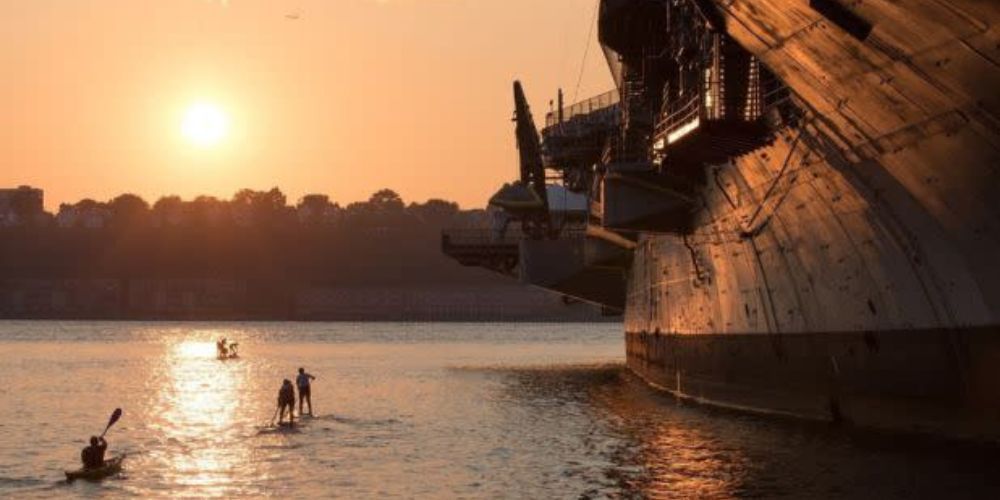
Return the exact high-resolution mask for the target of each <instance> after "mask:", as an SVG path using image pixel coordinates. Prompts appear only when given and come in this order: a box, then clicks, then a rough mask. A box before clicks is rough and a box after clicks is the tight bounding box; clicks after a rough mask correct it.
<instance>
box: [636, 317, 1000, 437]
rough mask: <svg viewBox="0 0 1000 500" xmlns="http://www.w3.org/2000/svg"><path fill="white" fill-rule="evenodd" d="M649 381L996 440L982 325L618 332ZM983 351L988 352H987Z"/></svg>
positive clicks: (798, 414) (988, 346) (747, 406)
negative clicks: (794, 331) (856, 329)
mask: <svg viewBox="0 0 1000 500" xmlns="http://www.w3.org/2000/svg"><path fill="white" fill-rule="evenodd" d="M626 351H627V356H628V366H629V368H630V369H631V370H632V371H633V372H634V373H636V374H637V375H639V376H640V377H642V378H643V379H644V380H646V381H647V382H649V383H650V384H652V385H654V386H656V387H657V388H660V389H663V390H666V391H669V392H671V393H673V394H675V395H677V396H679V397H682V398H686V399H691V400H694V401H697V402H700V403H706V404H711V405H717V406H722V407H726V408H732V409H737V410H741V411H751V412H759V413H765V414H772V415H780V416H789V417H795V418H804V419H810V420H818V421H826V422H831V423H841V424H846V425H852V426H858V427H863V428H870V429H881V430H888V431H894V432H906V433H918V434H927V435H933V436H945V437H951V438H956V439H962V440H971V441H982V442H998V441H1000V433H998V428H997V426H996V421H997V418H998V416H1000V408H998V407H997V404H996V401H995V397H994V396H993V395H992V394H990V393H989V390H990V388H991V387H992V385H993V383H994V381H995V380H996V379H997V376H998V375H1000V373H998V371H1000V368H998V365H997V363H996V354H997V353H998V352H1000V342H997V332H996V331H995V330H991V329H971V330H964V331H954V330H923V331H892V332H889V331H883V332H878V333H872V332H868V333H857V332H847V333H843V332H842V333H817V334H795V335H755V334H754V335H678V334H662V333H661V334H657V333H647V332H632V333H628V334H626ZM988 353H992V354H988Z"/></svg>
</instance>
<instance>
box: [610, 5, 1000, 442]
mask: <svg viewBox="0 0 1000 500" xmlns="http://www.w3.org/2000/svg"><path fill="white" fill-rule="evenodd" d="M714 3H715V4H716V5H717V8H718V15H719V16H720V17H721V18H722V19H723V21H724V24H725V26H726V30H727V32H728V33H729V34H730V35H731V36H732V37H733V38H734V39H735V40H737V41H738V42H739V43H740V44H741V45H742V46H743V47H744V48H746V49H747V50H748V51H750V52H751V53H753V54H754V55H755V56H756V57H758V58H759V59H760V60H761V62H762V63H764V64H766V65H767V67H768V68H769V69H770V70H771V71H773V72H774V73H775V74H776V75H777V76H778V77H779V78H780V79H781V80H782V81H783V82H784V83H785V84H786V85H787V86H788V88H789V89H790V90H791V91H792V92H793V94H794V100H795V103H796V106H798V107H799V108H800V109H801V110H802V111H803V115H802V118H801V119H800V120H799V121H798V122H797V123H794V124H790V125H788V126H785V127H782V128H778V129H777V130H776V133H775V136H774V141H773V142H772V143H771V144H769V145H767V146H766V147H763V148H761V149H758V150H756V151H754V152H752V153H751V154H747V155H744V156H740V157H738V158H734V159H733V160H732V161H730V162H727V163H725V164H721V165H714V166H709V167H707V169H708V174H707V175H706V178H707V179H708V181H707V182H706V186H705V189H704V193H703V200H704V202H703V206H702V207H700V209H699V210H700V213H699V215H698V220H697V222H696V223H695V224H694V229H693V230H692V231H690V232H688V233H687V234H684V235H677V234H654V233H646V234H643V235H641V236H640V238H639V242H638V245H637V248H636V251H635V256H634V259H633V263H632V267H631V269H630V270H629V272H628V291H627V299H626V311H625V330H626V343H627V353H628V356H627V358H628V365H629V367H630V368H631V369H632V370H633V371H635V373H637V374H638V375H640V376H641V377H643V378H644V379H646V380H648V381H650V382H651V383H653V384H655V385H657V386H659V387H661V388H664V389H666V390H669V391H672V392H675V393H676V394H678V395H681V396H684V397H690V398H693V399H696V400H699V401H704V402H709V403H713V404H719V405H723V406H731V407H735V408H742V409H750V410H754V411H765V412H772V413H778V414H787V415H794V416H800V417H806V418H813V419H821V420H830V421H843V422H851V423H854V424H857V425H860V426H865V427H874V428H885V429H894V430H901V431H917V432H928V433H933V434H940V435H946V436H953V437H960V438H973V439H984V440H988V441H993V442H1000V391H998V390H997V381H998V380H1000V265H997V259H998V256H1000V202H998V196H1000V194H998V193H1000V101H998V100H997V99H998V98H997V96H998V94H997V93H996V89H997V88H1000V44H998V43H997V41H998V40H1000V31H998V29H997V26H998V24H997V21H998V19H1000V9H998V8H997V7H996V5H995V4H987V3H982V2H979V3H976V2H968V1H958V2H953V3H950V4H949V5H945V3H943V2H938V3H935V2H918V1H915V0H913V1H904V2H900V3H902V4H905V8H904V6H896V5H894V3H893V2H868V3H865V4H864V7H863V8H860V9H859V10H858V14H859V15H860V16H861V17H863V18H864V19H867V20H868V21H869V22H870V23H871V25H873V26H874V29H873V30H872V31H871V33H870V34H863V35H858V34H857V33H851V32H850V31H849V30H845V29H844V26H839V25H837V23H835V22H832V21H831V20H830V19H828V18H826V17H824V14H823V12H822V11H821V10H816V9H813V8H812V7H811V5H812V4H813V3H815V2H770V1H768V2H760V3H757V2H742V1H738V2H714ZM820 3H822V2H820ZM826 3H829V2H826ZM852 5H853V4H852Z"/></svg>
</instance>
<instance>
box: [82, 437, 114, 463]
mask: <svg viewBox="0 0 1000 500" xmlns="http://www.w3.org/2000/svg"><path fill="white" fill-rule="evenodd" d="M106 451H108V442H107V441H106V440H105V439H104V436H101V437H97V436H90V446H88V447H86V448H84V449H83V451H81V452H80V461H81V462H83V468H84V469H99V468H101V467H104V453H105V452H106Z"/></svg>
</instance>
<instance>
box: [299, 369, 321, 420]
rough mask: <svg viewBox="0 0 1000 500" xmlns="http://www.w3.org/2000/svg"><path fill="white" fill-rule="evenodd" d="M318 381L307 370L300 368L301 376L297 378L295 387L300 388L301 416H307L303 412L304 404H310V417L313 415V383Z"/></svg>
mask: <svg viewBox="0 0 1000 500" xmlns="http://www.w3.org/2000/svg"><path fill="white" fill-rule="evenodd" d="M313 380H316V377H314V376H312V375H311V374H308V373H306V369H305V368H299V375H298V376H297V377H295V385H298V386H299V416H302V415H305V413H304V412H303V411H302V402H303V401H308V402H309V416H310V417H311V416H312V414H313V400H312V387H311V381H313Z"/></svg>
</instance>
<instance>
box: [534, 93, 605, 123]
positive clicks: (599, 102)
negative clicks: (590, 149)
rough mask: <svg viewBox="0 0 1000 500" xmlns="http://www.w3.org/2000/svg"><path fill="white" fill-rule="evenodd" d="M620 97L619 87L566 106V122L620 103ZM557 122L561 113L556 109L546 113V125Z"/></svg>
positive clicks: (563, 113) (564, 114) (563, 116)
mask: <svg viewBox="0 0 1000 500" xmlns="http://www.w3.org/2000/svg"><path fill="white" fill-rule="evenodd" d="M619 99H620V97H619V95H618V89H614V90H609V91H607V92H605V93H603V94H598V95H595V96H594V97H591V98H589V99H585V100H583V101H580V102H577V103H574V104H571V105H569V106H566V107H564V108H563V110H562V119H563V121H564V122H565V121H569V120H570V119H571V118H573V117H575V116H580V115H586V114H590V113H593V112H594V111H598V110H601V109H604V108H609V107H611V106H614V105H615V104H618V101H619ZM557 123H559V114H558V113H557V112H555V111H549V112H548V113H547V114H546V115H545V126H546V127H551V126H553V125H555V124H557Z"/></svg>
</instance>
